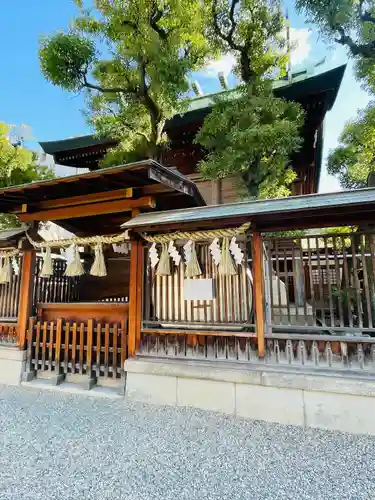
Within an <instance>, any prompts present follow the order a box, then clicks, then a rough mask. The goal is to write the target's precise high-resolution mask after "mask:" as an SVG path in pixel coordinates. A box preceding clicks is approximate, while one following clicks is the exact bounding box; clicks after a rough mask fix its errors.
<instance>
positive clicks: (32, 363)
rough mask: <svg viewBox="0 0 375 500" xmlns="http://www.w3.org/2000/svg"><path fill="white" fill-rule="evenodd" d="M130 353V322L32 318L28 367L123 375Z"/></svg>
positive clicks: (90, 376)
mask: <svg viewBox="0 0 375 500" xmlns="http://www.w3.org/2000/svg"><path fill="white" fill-rule="evenodd" d="M126 357H127V323H126V321H125V320H124V321H122V322H120V323H111V324H110V323H105V324H104V323H103V324H100V323H97V324H96V323H95V322H94V320H92V319H89V320H88V321H86V322H82V323H75V322H68V321H65V320H63V319H57V320H56V321H51V322H47V321H44V322H41V321H37V320H36V318H31V319H30V324H29V329H28V339H27V371H29V372H39V371H49V372H51V373H52V372H54V374H55V375H59V374H69V373H71V374H82V375H87V376H88V377H89V378H95V377H96V378H99V377H105V378H108V377H110V378H114V379H115V378H120V377H121V376H122V375H123V369H124V361H125V359H126Z"/></svg>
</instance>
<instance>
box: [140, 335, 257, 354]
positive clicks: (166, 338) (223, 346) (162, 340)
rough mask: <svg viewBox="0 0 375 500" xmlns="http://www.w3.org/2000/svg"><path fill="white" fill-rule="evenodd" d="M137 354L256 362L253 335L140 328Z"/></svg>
mask: <svg viewBox="0 0 375 500" xmlns="http://www.w3.org/2000/svg"><path fill="white" fill-rule="evenodd" d="M139 354H140V355H142V356H156V357H172V358H182V359H202V360H203V359H207V360H215V359H218V360H219V359H220V360H229V361H253V360H254V361H255V360H256V359H257V358H258V353H257V339H256V335H255V333H253V332H230V331H222V332H218V331H215V332H211V331H203V330H202V331H198V330H164V329H142V331H141V342H140V346H139Z"/></svg>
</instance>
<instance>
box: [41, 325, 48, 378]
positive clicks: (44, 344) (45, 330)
mask: <svg viewBox="0 0 375 500" xmlns="http://www.w3.org/2000/svg"><path fill="white" fill-rule="evenodd" d="M47 334H48V323H47V321H45V322H44V323H43V342H42V370H45V369H46V357H47Z"/></svg>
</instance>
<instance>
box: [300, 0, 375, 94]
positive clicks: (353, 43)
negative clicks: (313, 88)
mask: <svg viewBox="0 0 375 500" xmlns="http://www.w3.org/2000/svg"><path fill="white" fill-rule="evenodd" d="M296 6H297V8H298V9H299V10H300V11H302V12H304V13H305V14H306V16H307V18H308V21H310V22H313V23H314V24H316V25H317V26H318V27H319V28H320V30H321V32H322V33H323V35H324V36H326V37H327V38H328V39H330V40H334V41H335V42H336V43H338V44H340V45H343V46H345V47H347V48H348V50H349V53H350V55H351V56H352V57H353V58H354V59H356V61H357V72H358V76H359V77H360V78H362V79H364V81H365V82H366V83H367V84H368V85H369V86H370V87H371V88H372V89H374V88H375V86H374V85H375V73H374V63H375V5H374V2H373V0H296Z"/></svg>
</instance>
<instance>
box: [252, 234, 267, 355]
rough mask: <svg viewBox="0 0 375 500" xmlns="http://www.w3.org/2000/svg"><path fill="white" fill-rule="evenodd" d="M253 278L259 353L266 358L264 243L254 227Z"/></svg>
mask: <svg viewBox="0 0 375 500" xmlns="http://www.w3.org/2000/svg"><path fill="white" fill-rule="evenodd" d="M252 243H253V280H254V305H255V325H256V334H257V339H258V355H259V357H260V358H264V271H263V244H262V236H261V234H260V233H259V232H258V231H256V229H255V228H253V236H252Z"/></svg>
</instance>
